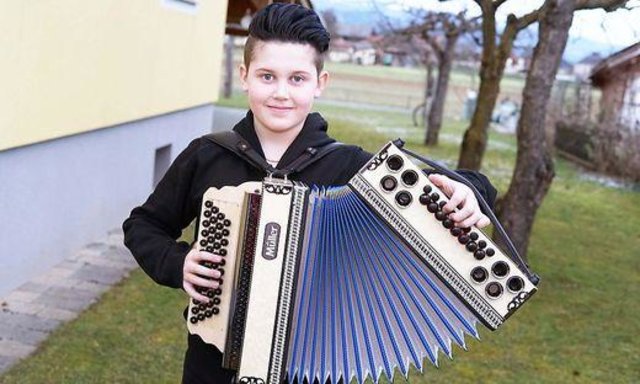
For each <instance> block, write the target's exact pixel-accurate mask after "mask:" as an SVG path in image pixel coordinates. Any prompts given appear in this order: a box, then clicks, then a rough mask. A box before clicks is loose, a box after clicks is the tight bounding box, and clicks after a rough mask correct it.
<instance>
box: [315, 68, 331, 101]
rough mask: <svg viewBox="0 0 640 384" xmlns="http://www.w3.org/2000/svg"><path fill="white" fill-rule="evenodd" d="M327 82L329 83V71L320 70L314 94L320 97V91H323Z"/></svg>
mask: <svg viewBox="0 0 640 384" xmlns="http://www.w3.org/2000/svg"><path fill="white" fill-rule="evenodd" d="M328 83H329V72H327V71H322V72H320V74H319V75H318V86H317V87H316V90H315V93H314V96H315V97H320V95H322V91H324V89H325V87H326V86H327V84H328Z"/></svg>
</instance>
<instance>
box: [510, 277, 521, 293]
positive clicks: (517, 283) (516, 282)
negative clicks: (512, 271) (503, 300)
mask: <svg viewBox="0 0 640 384" xmlns="http://www.w3.org/2000/svg"><path fill="white" fill-rule="evenodd" d="M507 288H509V290H510V291H511V292H513V293H516V292H518V291H520V290H521V289H522V288H524V280H522V278H520V277H518V276H513V277H510V278H509V280H507Z"/></svg>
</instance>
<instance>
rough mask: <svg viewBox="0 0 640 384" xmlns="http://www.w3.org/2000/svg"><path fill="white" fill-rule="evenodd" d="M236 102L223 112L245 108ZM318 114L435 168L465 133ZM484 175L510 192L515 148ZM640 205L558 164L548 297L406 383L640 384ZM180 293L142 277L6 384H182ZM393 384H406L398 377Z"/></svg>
mask: <svg viewBox="0 0 640 384" xmlns="http://www.w3.org/2000/svg"><path fill="white" fill-rule="evenodd" d="M244 103H245V100H244V99H243V97H242V96H241V95H236V96H234V97H233V98H232V99H230V100H224V101H222V102H221V103H220V104H224V105H230V106H234V105H235V106H244V105H246V104H244ZM318 110H319V111H320V112H321V113H322V114H323V115H324V116H325V117H326V118H327V119H328V120H329V121H330V122H331V133H332V134H333V135H334V136H335V137H336V138H337V139H338V140H341V141H344V142H349V143H358V144H360V145H362V146H363V147H365V148H366V149H368V150H370V151H374V150H376V149H377V148H378V147H380V145H381V144H382V143H384V142H386V141H387V140H388V139H391V138H395V137H403V138H405V139H406V140H407V144H408V145H409V146H410V147H411V148H414V149H417V150H418V151H420V152H422V153H426V154H427V155H428V156H429V157H432V158H437V159H444V160H445V161H446V162H447V163H448V164H455V160H456V158H457V154H458V144H457V142H456V140H459V138H460V137H461V134H462V132H463V130H464V128H465V125H464V123H460V122H454V121H449V122H448V123H447V124H446V125H445V127H444V129H443V132H442V134H443V135H442V138H443V140H442V142H441V145H440V146H439V147H437V148H425V147H423V146H421V144H420V143H421V139H422V132H421V131H420V130H419V129H417V128H414V127H412V126H411V125H410V121H409V116H408V115H407V113H406V112H397V111H371V110H363V109H353V108H348V107H343V106H337V105H332V104H319V105H318ZM490 140H491V142H490V146H489V151H488V152H487V154H486V157H485V161H484V169H483V171H484V172H485V173H486V174H488V175H489V176H490V177H491V179H492V181H493V182H494V184H495V185H496V186H498V188H499V190H501V191H502V192H504V191H505V190H506V188H507V186H508V183H509V179H510V176H511V172H512V167H513V163H514V160H515V150H514V148H515V140H514V138H513V137H511V136H508V135H502V134H497V133H492V134H491V138H490ZM639 229H640V194H638V193H634V192H630V191H624V190H617V189H612V188H607V187H604V186H601V185H599V184H596V183H594V182H591V181H585V180H583V179H582V178H581V177H580V172H579V171H578V170H577V169H576V168H575V167H574V166H572V165H571V164H569V163H567V162H565V161H561V160H559V161H557V177H556V179H555V181H554V183H553V185H552V188H551V190H550V192H549V194H548V196H547V198H546V199H545V201H544V204H543V206H542V207H541V208H540V210H539V212H538V215H537V220H536V223H535V226H534V229H533V236H532V239H531V243H530V248H529V259H530V264H531V266H532V268H533V269H534V270H535V271H536V272H537V273H539V274H540V275H541V276H542V283H541V286H540V291H539V293H538V294H537V295H536V297H534V298H533V299H532V300H531V301H530V302H529V303H528V304H527V306H526V307H525V308H523V309H522V310H521V311H520V312H519V313H518V314H516V315H515V316H514V317H513V318H512V319H510V320H509V321H508V322H507V323H506V324H505V325H504V326H503V327H501V328H500V330H498V331H496V332H495V333H491V332H489V331H486V330H484V329H482V330H481V332H480V334H481V338H482V342H479V341H475V340H468V350H469V351H468V352H464V351H461V350H459V349H458V350H455V351H454V361H449V360H448V359H447V358H446V357H444V356H440V363H441V364H440V368H438V369H436V368H433V367H428V368H427V369H426V373H425V374H424V376H423V375H420V374H418V373H416V372H413V373H412V374H411V375H410V381H411V382H412V383H469V382H472V383H516V382H518V383H603V382H608V383H634V382H637V381H638V378H640V359H638V355H640V346H639V344H638V341H637V339H636V338H637V335H639V334H640V322H639V321H638V318H639V317H640V307H639V306H638V300H637V297H638V296H639V295H640V259H639V258H638V256H639V255H638V249H640V230H639ZM185 304H186V298H185V296H184V294H183V293H181V292H179V291H174V290H170V289H166V288H160V287H158V286H155V285H154V284H153V283H152V282H151V280H150V279H148V278H147V277H146V276H145V275H143V273H141V272H140V271H136V272H134V273H133V274H132V275H131V277H129V278H128V279H127V280H126V281H124V282H123V283H122V284H120V285H118V286H117V287H115V288H114V289H112V290H111V291H109V292H108V293H106V294H105V295H104V297H103V299H102V300H101V301H100V302H99V303H97V304H96V305H94V306H93V307H91V308H90V309H89V310H87V311H86V312H85V313H83V314H82V315H81V316H80V317H79V318H78V319H76V320H75V321H73V322H71V323H68V324H66V325H64V326H62V327H61V328H60V329H58V330H56V331H55V332H54V333H53V334H52V336H51V337H50V338H49V339H48V340H47V341H46V342H45V343H44V345H42V347H40V348H39V349H38V351H37V352H36V353H35V355H34V356H33V357H31V358H28V359H26V360H24V361H23V362H21V363H20V364H18V365H16V366H15V367H14V368H12V369H11V370H10V371H9V372H8V373H7V374H5V375H4V376H1V377H0V382H2V383H6V384H11V383H175V382H178V381H179V378H180V372H181V364H182V358H183V353H184V348H185V336H186V335H185V326H184V323H183V321H182V309H183V307H184V305H185ZM395 381H396V382H399V383H402V382H405V380H404V379H403V378H401V377H396V380H395Z"/></svg>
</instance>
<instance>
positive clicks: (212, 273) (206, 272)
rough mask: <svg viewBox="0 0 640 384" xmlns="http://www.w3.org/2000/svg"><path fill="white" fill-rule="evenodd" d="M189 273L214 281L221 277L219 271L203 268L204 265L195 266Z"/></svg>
mask: <svg viewBox="0 0 640 384" xmlns="http://www.w3.org/2000/svg"><path fill="white" fill-rule="evenodd" d="M190 272H191V273H193V274H196V275H199V276H203V277H212V278H214V279H217V278H219V277H220V275H221V274H220V271H218V270H216V269H213V268H209V267H205V266H204V265H195V266H194V268H193V270H191V271H190Z"/></svg>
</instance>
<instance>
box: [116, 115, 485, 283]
mask: <svg viewBox="0 0 640 384" xmlns="http://www.w3.org/2000/svg"><path fill="white" fill-rule="evenodd" d="M233 130H234V131H236V132H237V133H239V134H240V135H241V136H242V137H243V138H244V139H245V140H246V141H247V142H248V143H249V144H250V145H251V146H252V147H253V148H254V149H255V150H256V151H258V153H259V154H260V155H261V156H262V157H264V153H263V152H262V148H261V146H260V142H259V140H258V136H257V135H256V132H255V130H254V127H253V115H252V113H251V111H249V112H247V115H246V117H245V118H244V119H242V120H241V121H240V122H239V123H238V124H236V126H235V127H234V128H233ZM333 142H335V140H334V139H332V138H331V137H329V136H328V135H327V122H326V121H325V120H324V119H323V118H322V117H321V116H320V115H319V114H318V113H312V114H310V115H309V116H308V117H307V120H306V121H305V123H304V126H303V128H302V130H301V132H300V134H299V135H298V137H296V139H295V140H294V141H293V143H291V145H290V146H289V148H288V149H287V151H286V152H285V153H284V155H283V156H282V158H281V159H280V162H279V163H278V166H277V168H282V167H284V166H286V165H288V164H289V163H291V162H292V161H294V160H296V159H297V158H298V157H299V156H300V155H302V153H303V152H304V151H305V150H306V149H307V148H308V147H314V148H318V147H322V146H324V145H326V144H329V143H333ZM371 156H372V154H370V153H368V152H366V151H364V150H363V149H362V148H360V147H357V146H352V145H344V146H342V147H340V148H339V149H337V150H335V151H333V152H331V153H329V154H328V155H326V156H325V157H323V158H322V159H321V160H319V161H318V162H316V163H313V164H311V165H310V166H308V167H307V168H305V169H304V170H303V171H302V172H300V173H299V174H295V173H294V174H291V175H289V178H290V179H292V180H296V181H301V182H303V183H305V184H307V185H312V184H315V185H323V186H328V185H344V184H347V183H348V181H349V180H350V179H351V177H352V176H353V175H354V174H355V173H356V172H357V171H358V170H359V169H360V168H362V166H363V165H364V164H365V163H366V162H367V161H368V160H369V159H370V158H371ZM458 172H459V173H461V174H462V175H463V176H465V177H466V178H467V179H468V180H469V181H471V182H472V183H473V184H474V186H475V187H476V189H478V191H480V193H482V194H483V196H484V198H485V200H487V202H489V205H490V206H492V207H493V204H494V201H495V197H496V190H495V189H494V188H493V186H492V185H491V183H490V182H489V180H488V179H487V178H486V177H485V176H483V175H481V174H479V173H476V172H471V171H458ZM264 177H265V173H264V171H262V170H260V169H258V168H256V167H254V166H253V165H251V164H249V163H248V162H246V161H245V160H243V159H242V158H240V157H239V156H238V155H236V154H234V153H233V152H231V151H229V150H227V149H224V148H222V147H220V146H218V145H217V144H215V143H213V142H211V141H210V140H207V139H205V138H203V137H201V138H197V139H195V140H193V141H192V142H191V143H190V144H189V146H188V147H187V148H186V149H185V150H184V151H183V152H182V153H181V154H180V155H179V156H178V157H177V158H176V160H175V161H174V162H173V164H172V165H171V167H170V168H169V170H168V171H167V173H166V175H165V176H164V178H163V179H162V180H161V181H160V183H159V184H158V185H157V187H156V189H155V190H154V191H153V193H152V194H151V195H150V196H149V198H148V199H147V201H146V202H145V203H144V204H143V205H141V206H139V207H137V208H135V209H133V211H131V215H130V217H129V218H128V219H127V220H126V221H125V222H124V224H123V229H124V235H125V240H124V242H125V245H126V246H127V247H128V248H129V250H131V253H132V254H133V256H134V257H135V259H136V260H137V261H138V263H139V264H140V266H141V267H142V269H143V270H144V271H145V272H146V273H147V274H148V275H149V276H150V277H151V278H152V279H153V280H154V281H156V282H157V283H158V284H162V285H166V286H169V287H174V288H182V266H183V264H184V258H185V256H186V254H187V253H188V252H189V249H190V245H189V244H188V243H186V242H176V239H177V238H178V237H180V235H181V233H182V230H183V229H184V228H186V227H187V226H188V225H189V223H191V221H193V219H194V218H195V217H196V216H197V214H198V210H199V207H200V203H201V199H202V195H203V194H204V192H205V191H206V190H207V189H208V188H210V187H216V188H221V187H223V186H236V185H240V184H242V183H244V182H247V181H261V180H263V179H264Z"/></svg>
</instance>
